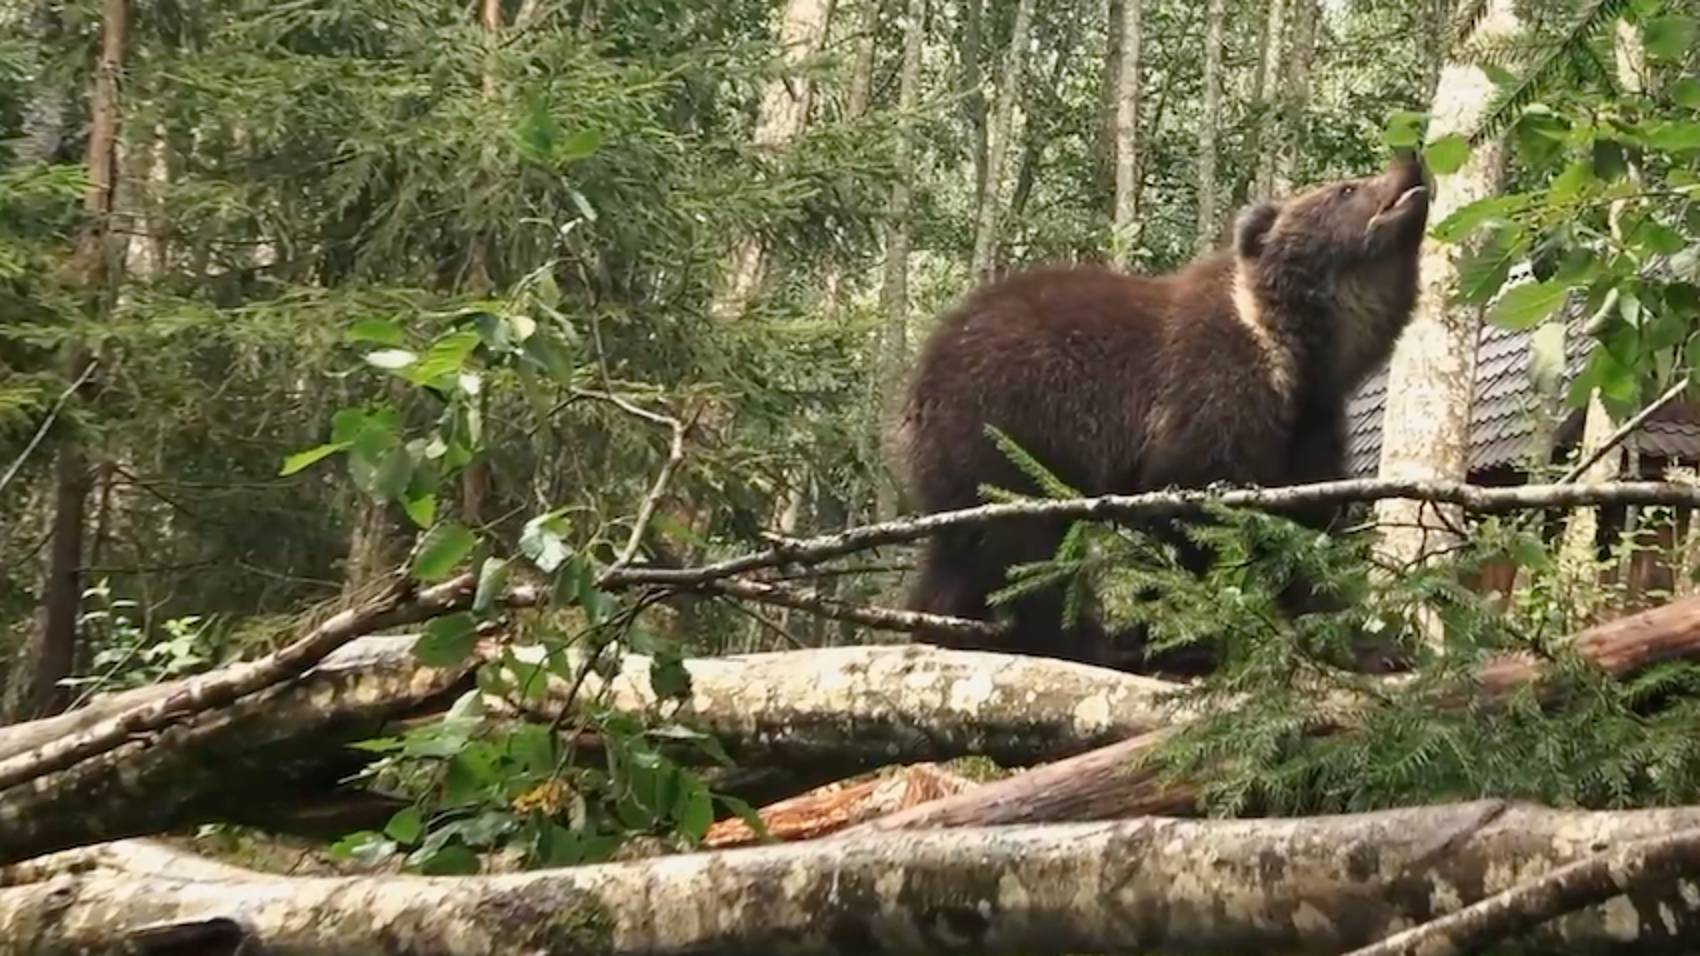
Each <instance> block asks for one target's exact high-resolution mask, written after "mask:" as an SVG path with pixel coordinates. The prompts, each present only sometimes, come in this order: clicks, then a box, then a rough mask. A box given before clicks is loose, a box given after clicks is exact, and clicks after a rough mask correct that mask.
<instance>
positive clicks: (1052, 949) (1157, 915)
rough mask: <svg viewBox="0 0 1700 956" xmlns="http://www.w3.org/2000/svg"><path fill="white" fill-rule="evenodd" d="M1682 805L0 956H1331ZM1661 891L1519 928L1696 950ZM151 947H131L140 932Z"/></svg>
mask: <svg viewBox="0 0 1700 956" xmlns="http://www.w3.org/2000/svg"><path fill="white" fill-rule="evenodd" d="M1697 823H1700V810H1695V809H1691V808H1685V809H1672V810H1641V811H1630V812H1622V813H1599V814H1590V813H1580V812H1562V811H1554V810H1548V809H1544V808H1540V807H1531V806H1519V805H1507V804H1504V803H1500V802H1481V803H1470V804H1458V805H1451V806H1443V807H1425V808H1421V809H1412V810H1397V811H1390V812H1382V813H1372V814H1360V815H1353V816H1336V817H1318V818H1312V819H1301V820H1256V821H1213V822H1198V821H1185V820H1162V819H1145V820H1132V821H1124V822H1119V823H1102V824H1069V825H1058V826H1048V827H1007V828H998V829H990V830H957V831H949V832H940V833H925V834H898V835H885V836H879V837H871V838H867V839H859V840H853V841H842V842H832V843H802V844H794V845H788V846H782V847H764V848H756V849H744V850H730V851H725V852H721V853H704V854H692V855H687V856H677V857H670V858H663V859H658V860H652V861H646V862H640V863H622V864H607V865H599V866H587V867H578V868H572V869H562V870H548V871H541V872H535V873H528V874H521V875H503V876H489V877H438V878H418V877H414V878H317V879H288V878H272V879H267V878H263V877H262V878H242V879H232V880H227V881H220V880H204V879H194V878H192V877H191V878H185V879H170V878H162V877H145V876H144V877H137V876H126V875H111V874H107V873H101V872H95V873H91V874H88V875H85V876H67V877H60V878H56V879H53V880H49V881H47V882H42V883H31V884H25V885H21V886H15V887H11V888H8V889H4V890H0V930H4V933H3V934H0V938H3V940H4V941H3V942H0V952H5V953H15V954H20V956H23V954H28V956H39V954H50V953H51V954H61V953H64V954H69V953H86V952H91V951H98V952H115V951H120V950H121V947H122V946H124V945H126V944H128V945H131V946H136V945H137V944H144V943H147V942H150V941H152V942H155V943H156V945H157V943H158V941H161V940H164V939H168V938H173V937H167V936H164V935H162V934H166V933H175V934H177V935H176V936H175V937H174V940H175V941H176V942H177V944H178V945H179V946H180V947H184V948H180V949H177V950H174V951H179V952H188V951H193V952H199V953H234V952H236V951H237V946H238V945H239V944H241V945H246V946H247V947H251V949H244V950H243V951H244V952H247V951H255V950H257V949H258V948H259V947H262V946H263V947H264V948H265V949H266V951H269V952H288V953H291V954H295V956H319V954H325V956H330V954H338V956H340V954H354V953H359V954H362V956H365V954H371V953H396V954H400V953H433V954H441V956H488V954H495V953H535V954H546V953H559V954H568V953H575V954H576V953H592V952H594V953H602V954H611V956H613V954H628V953H629V954H637V953H646V954H671V953H692V954H720V953H725V954H732V953H750V952H772V951H779V950H784V951H805V952H813V953H846V954H849V953H854V954H871V953H937V952H944V951H960V952H975V953H986V954H993V953H1023V954H1033V956H1037V954H1045V953H1058V954H1061V953H1078V952H1101V951H1106V950H1108V951H1133V952H1139V951H1151V950H1157V949H1161V950H1162V951H1164V952H1171V953H1200V954H1203V953H1225V952H1259V953H1262V952H1296V953H1337V952H1340V951H1341V950H1343V949H1348V948H1351V947H1354V946H1359V945H1363V944H1366V943H1369V942H1373V941H1375V940H1377V939H1379V938H1381V937H1384V936H1386V935H1388V934H1390V933H1393V932H1396V931H1398V930H1400V929H1403V928H1407V927H1409V926H1412V925H1414V924H1417V923H1421V922H1425V921H1428V920H1430V919H1432V918H1433V917H1435V916H1437V915H1440V914H1444V913H1447V912H1451V911H1454V910H1457V909H1458V908H1460V907H1461V906H1464V905H1467V904H1469V903H1471V902H1473V901H1475V900H1477V899H1480V898H1482V897H1483V896H1485V895H1489V894H1492V893H1496V892H1498V891H1500V890H1503V889H1506V888H1509V887H1512V886H1516V885H1518V884H1519V883H1522V882H1526V881H1528V880H1529V879H1531V878H1534V877H1536V876H1538V875H1540V874H1543V873H1547V872H1550V871H1551V870H1553V869H1554V868H1555V867H1558V866H1562V865H1564V864H1566V863H1569V862H1572V861H1574V860H1577V859H1579V858H1582V857H1585V856H1587V855H1589V854H1592V853H1594V852H1596V851H1598V850H1601V849H1605V848H1608V847H1612V846H1614V845H1618V844H1622V843H1624V842H1626V841H1631V840H1636V839H1642V838H1646V837H1653V836H1657V835H1659V834H1663V833H1668V832H1670V831H1672V830H1676V829H1682V828H1686V827H1692V826H1694V825H1696V824H1697ZM1697 898H1700V887H1697V886H1696V885H1695V884H1693V883H1691V882H1688V881H1686V880H1674V881H1671V882H1669V883H1667V884H1665V885H1662V886H1658V887H1651V888H1648V889H1647V890H1646V891H1645V892H1641V893H1636V894H1632V895H1631V896H1629V897H1622V896H1620V897H1615V898H1613V899H1612V900H1611V901H1610V902H1609V903H1607V904H1605V905H1603V906H1598V907H1593V908H1589V909H1586V910H1581V911H1578V912H1575V913H1572V914H1570V915H1568V916H1566V917H1564V918H1562V919H1560V920H1556V921H1553V922H1551V923H1547V924H1545V925H1543V926H1541V927H1539V928H1538V929H1537V930H1535V931H1534V932H1533V933H1532V934H1531V942H1534V943H1537V944H1544V945H1545V946H1546V947H1548V948H1562V949H1563V951H1566V952H1572V953H1577V952H1625V953H1628V952H1635V953H1651V952H1661V951H1665V952H1669V951H1679V950H1680V949H1681V948H1682V947H1690V948H1691V947H1692V946H1694V945H1695V944H1696V943H1700V916H1697V914H1696V912H1695V909H1694V904H1693V903H1692V902H1690V901H1691V900H1695V899H1697ZM150 934H151V936H150Z"/></svg>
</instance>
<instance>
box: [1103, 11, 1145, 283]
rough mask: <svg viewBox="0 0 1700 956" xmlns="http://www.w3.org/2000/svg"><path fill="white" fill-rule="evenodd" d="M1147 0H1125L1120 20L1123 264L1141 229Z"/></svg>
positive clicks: (1119, 230) (1118, 209) (1118, 236)
mask: <svg viewBox="0 0 1700 956" xmlns="http://www.w3.org/2000/svg"><path fill="white" fill-rule="evenodd" d="M1144 11H1145V4H1144V0H1123V2H1122V9H1121V14H1122V16H1121V22H1120V23H1117V24H1112V25H1111V27H1112V29H1116V30H1120V31H1121V65H1120V71H1121V75H1120V76H1118V77H1117V78H1116V155H1115V169H1116V200H1115V218H1114V226H1115V233H1114V236H1113V238H1112V240H1111V243H1112V248H1113V249H1114V250H1115V259H1116V261H1117V262H1119V263H1120V264H1122V265H1127V264H1129V263H1130V262H1132V260H1133V250H1134V243H1135V238H1136V233H1137V230H1138V228H1139V209H1138V204H1139V169H1140V163H1139V68H1140V59H1139V43H1140V27H1141V22H1140V21H1141V20H1142V19H1143V17H1144Z"/></svg>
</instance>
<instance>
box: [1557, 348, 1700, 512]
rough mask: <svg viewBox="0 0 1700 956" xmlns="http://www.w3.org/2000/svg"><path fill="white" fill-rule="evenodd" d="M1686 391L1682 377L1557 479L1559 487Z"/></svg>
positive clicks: (1589, 466)
mask: <svg viewBox="0 0 1700 956" xmlns="http://www.w3.org/2000/svg"><path fill="white" fill-rule="evenodd" d="M1687 390H1688V376H1686V375H1684V376H1683V377H1682V379H1681V380H1680V381H1678V382H1677V383H1676V384H1675V385H1672V386H1671V387H1670V388H1668V389H1666V390H1665V393H1664V394H1663V395H1660V396H1659V397H1658V398H1655V399H1653V401H1652V402H1651V403H1650V404H1649V405H1648V406H1647V407H1646V408H1643V409H1641V410H1640V411H1639V412H1636V413H1635V415H1634V417H1632V418H1630V419H1629V420H1628V421H1626V422H1624V423H1623V424H1622V425H1619V426H1618V428H1617V430H1616V431H1614V432H1612V433H1611V434H1610V435H1607V436H1606V440H1605V441H1603V442H1600V447H1598V448H1596V449H1594V450H1593V452H1591V453H1590V454H1589V455H1588V456H1587V457H1585V458H1583V459H1582V460H1581V461H1579V462H1577V463H1576V464H1575V465H1574V466H1572V467H1571V469H1570V470H1569V471H1567V472H1565V473H1564V475H1563V476H1562V477H1560V478H1559V479H1558V483H1559V484H1561V485H1567V484H1570V483H1571V482H1573V481H1575V480H1576V479H1578V478H1580V477H1582V476H1583V475H1585V474H1587V473H1588V469H1589V468H1592V467H1594V464H1595V463H1596V462H1598V461H1599V460H1600V459H1601V458H1604V457H1605V456H1606V453H1607V452H1610V451H1611V450H1612V449H1613V448H1616V447H1617V446H1618V445H1621V444H1623V440H1624V439H1625V438H1628V437H1629V436H1630V435H1632V434H1634V432H1635V429H1637V428H1640V427H1641V426H1642V425H1644V424H1646V423H1647V419H1649V418H1652V417H1653V416H1654V415H1655V414H1657V413H1658V411H1659V409H1661V408H1664V407H1665V406H1666V405H1669V404H1670V403H1671V402H1674V401H1676V399H1677V398H1678V397H1680V396H1681V395H1682V393H1683V392H1685V391H1687Z"/></svg>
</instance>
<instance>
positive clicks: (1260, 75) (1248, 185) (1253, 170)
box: [1234, 0, 1287, 202]
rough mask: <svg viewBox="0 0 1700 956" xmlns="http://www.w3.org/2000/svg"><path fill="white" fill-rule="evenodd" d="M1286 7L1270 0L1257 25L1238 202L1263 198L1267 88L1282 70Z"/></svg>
mask: <svg viewBox="0 0 1700 956" xmlns="http://www.w3.org/2000/svg"><path fill="white" fill-rule="evenodd" d="M1286 6H1287V0H1269V9H1268V11H1267V13H1266V14H1265V16H1264V18H1263V20H1262V22H1261V25H1260V27H1259V32H1258V39H1257V60H1256V62H1255V63H1253V64H1252V75H1251V95H1250V96H1249V97H1248V98H1247V101H1248V102H1249V104H1250V106H1251V128H1250V130H1248V131H1247V133H1246V156H1247V157H1249V160H1248V161H1249V162H1250V163H1251V166H1250V171H1249V173H1248V174H1247V175H1246V176H1245V178H1243V179H1242V180H1240V187H1239V189H1237V190H1236V195H1235V197H1234V198H1235V200H1236V201H1237V202H1244V201H1246V200H1247V199H1253V198H1255V199H1262V198H1266V197H1264V196H1263V195H1262V194H1260V193H1258V192H1257V191H1256V190H1257V186H1258V182H1257V179H1258V177H1257V170H1258V168H1259V166H1260V165H1261V160H1260V157H1261V156H1262V155H1263V140H1264V138H1265V133H1266V131H1267V130H1268V128H1269V124H1270V122H1271V121H1272V119H1273V117H1272V116H1271V114H1272V113H1273V112H1274V110H1273V109H1272V108H1271V104H1270V90H1271V88H1272V87H1273V86H1274V84H1275V82H1276V79H1277V77H1278V75H1279V73H1280V69H1281V27H1282V22H1283V19H1284V17H1283V14H1285V13H1286Z"/></svg>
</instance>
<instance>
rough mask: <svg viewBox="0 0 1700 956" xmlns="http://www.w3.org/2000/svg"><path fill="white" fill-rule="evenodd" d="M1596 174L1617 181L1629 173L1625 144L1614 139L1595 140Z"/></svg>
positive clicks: (1607, 180)
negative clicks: (1624, 149)
mask: <svg viewBox="0 0 1700 956" xmlns="http://www.w3.org/2000/svg"><path fill="white" fill-rule="evenodd" d="M1593 151H1594V169H1593V172H1594V175H1595V176H1596V177H1598V178H1599V179H1601V180H1603V181H1605V182H1608V183H1609V182H1616V181H1617V180H1619V179H1622V178H1623V177H1624V176H1626V175H1628V173H1629V157H1628V156H1626V155H1624V152H1623V144H1622V143H1620V142H1618V141H1617V140H1614V139H1596V140H1594V150H1593Z"/></svg>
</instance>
